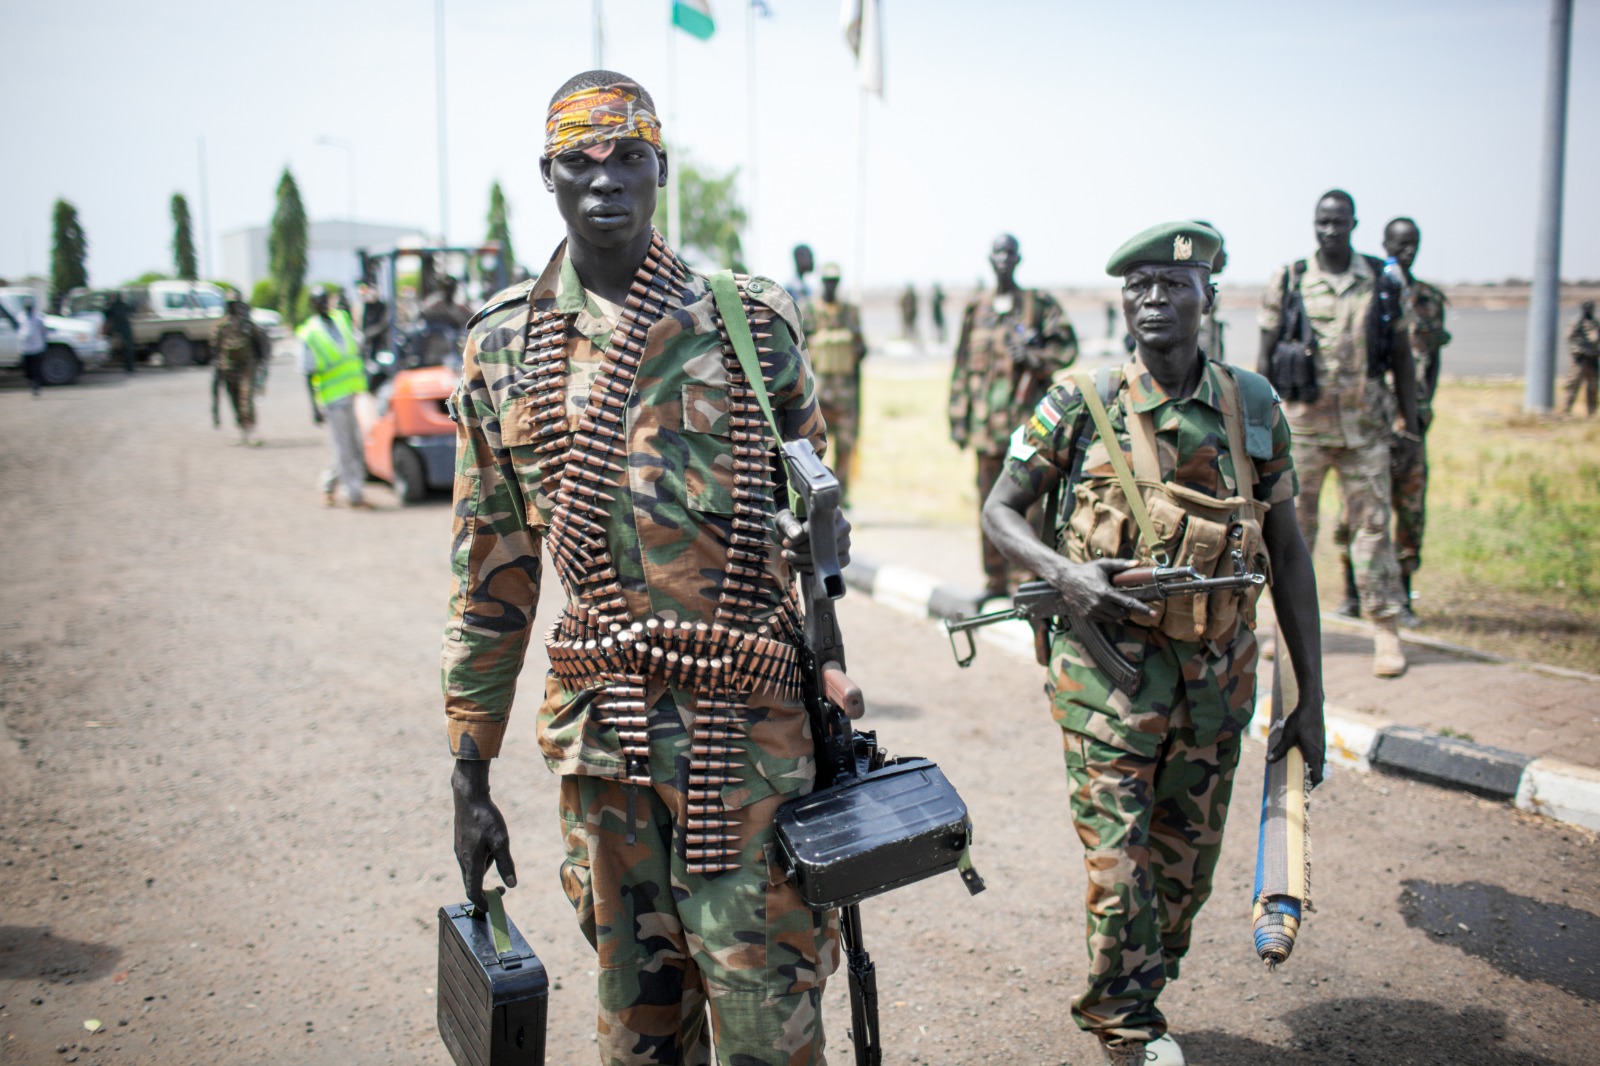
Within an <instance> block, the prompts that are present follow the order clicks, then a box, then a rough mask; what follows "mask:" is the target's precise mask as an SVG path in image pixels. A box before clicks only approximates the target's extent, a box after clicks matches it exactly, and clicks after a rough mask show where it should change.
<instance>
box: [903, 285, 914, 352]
mask: <svg viewBox="0 0 1600 1066" xmlns="http://www.w3.org/2000/svg"><path fill="white" fill-rule="evenodd" d="M900 335H901V336H902V337H904V338H905V339H906V340H908V341H915V340H916V339H917V287H916V286H915V285H913V284H911V283H910V282H909V281H908V282H906V289H905V291H904V292H902V293H901V294H900Z"/></svg>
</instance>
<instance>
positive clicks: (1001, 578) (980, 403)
mask: <svg viewBox="0 0 1600 1066" xmlns="http://www.w3.org/2000/svg"><path fill="white" fill-rule="evenodd" d="M1020 262H1022V252H1021V249H1020V247H1019V246H1018V244H1017V239H1016V238H1015V237H1013V236H1011V235H1010V234H1009V233H1003V234H1001V235H1000V236H999V237H996V238H995V242H994V245H993V247H992V248H991V250H990V252H989V265H990V266H991V267H992V268H993V269H994V280H995V287H994V291H993V292H985V293H979V294H978V298H977V299H976V300H974V301H973V302H972V303H971V304H969V305H968V306H967V309H966V310H965V311H964V312H962V315H961V334H960V336H959V337H957V338H956V351H955V366H954V368H953V369H952V371H951V374H950V439H951V440H953V441H955V443H956V446H957V447H959V448H966V447H970V448H971V449H972V450H973V452H974V453H975V454H976V455H977V457H978V508H979V511H980V512H981V511H982V509H983V501H984V500H986V499H988V497H989V490H990V489H992V488H994V483H995V480H996V479H997V478H998V477H999V476H1000V468H1001V466H1002V464H1003V463H1004V461H1005V455H1006V443H1007V441H1009V440H1010V438H1011V431H1012V430H1014V429H1016V428H1017V427H1018V426H1020V425H1021V424H1022V423H1023V421H1025V420H1026V419H1027V417H1028V415H1029V413H1030V412H1032V410H1033V408H1034V406H1035V405H1036V404H1038V402H1039V400H1040V399H1041V398H1043V396H1044V394H1045V390H1047V389H1049V387H1050V384H1051V379H1052V377H1054V376H1055V375H1057V374H1059V373H1060V372H1061V371H1063V370H1065V369H1066V368H1067V367H1069V366H1071V365H1072V362H1073V360H1075V359H1076V358H1077V357H1078V338H1077V336H1076V335H1075V334H1074V333H1073V332H1072V323H1070V322H1069V321H1067V315H1066V312H1065V311H1063V310H1062V309H1061V305H1060V304H1058V303H1056V300H1055V297H1053V296H1051V295H1050V294H1049V293H1047V292H1045V291H1043V290H1042V289H1026V290H1023V289H1019V288H1018V287H1017V278H1016V274H1017V264H1018V263H1020ZM979 526H980V529H979V532H980V536H981V538H982V549H983V574H984V596H985V597H994V596H1005V595H1007V594H1008V593H1009V592H1010V589H1011V587H1014V585H1015V582H1012V583H1011V584H1010V585H1008V583H1007V573H1006V560H1005V557H1004V556H1002V555H1001V554H1000V550H999V549H998V548H996V547H995V546H994V544H993V543H991V542H990V540H989V535H988V533H987V532H985V531H983V529H982V523H981V522H980V523H979ZM1019 576H1020V575H1019Z"/></svg>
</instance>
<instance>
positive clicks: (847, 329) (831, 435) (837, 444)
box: [804, 263, 867, 503]
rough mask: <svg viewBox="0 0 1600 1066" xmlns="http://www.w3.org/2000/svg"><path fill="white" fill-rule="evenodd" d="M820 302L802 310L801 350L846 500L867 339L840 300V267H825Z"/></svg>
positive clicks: (857, 313) (857, 317)
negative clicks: (813, 377) (813, 376)
mask: <svg viewBox="0 0 1600 1066" xmlns="http://www.w3.org/2000/svg"><path fill="white" fill-rule="evenodd" d="M818 276H819V277H820V278H821V279H822V297H821V299H818V300H815V301H810V302H808V304H807V306H806V308H805V316H804V317H805V318H806V319H807V321H806V323H805V331H806V349H807V350H808V351H809V352H810V353H811V369H812V370H813V371H814V372H815V373H816V375H817V402H818V403H819V404H821V405H822V418H823V421H825V422H827V424H828V440H829V443H830V444H831V445H832V447H831V449H830V451H829V455H830V458H831V463H830V465H831V466H832V467H833V471H834V474H835V475H836V476H837V477H838V478H839V494H840V498H841V499H842V500H843V501H844V502H845V503H848V502H849V499H850V474H851V470H850V465H851V462H852V460H853V459H854V458H855V454H856V438H857V436H858V435H859V433H860V430H861V360H863V359H865V358H866V357H867V339H866V337H865V336H863V334H862V332H861V309H860V308H858V307H857V306H856V305H855V304H852V303H846V302H844V301H843V300H841V299H839V265H838V264H837V263H824V264H823V265H822V273H821V274H819V275H818Z"/></svg>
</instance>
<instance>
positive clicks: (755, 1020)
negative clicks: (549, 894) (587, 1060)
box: [561, 698, 839, 1066]
mask: <svg viewBox="0 0 1600 1066" xmlns="http://www.w3.org/2000/svg"><path fill="white" fill-rule="evenodd" d="M678 722H679V718H678V715H677V712H676V710H675V709H674V708H673V705H672V701H671V699H670V698H669V699H666V700H664V701H663V702H662V703H658V704H657V705H656V707H655V708H654V709H653V710H652V711H651V716H650V733H651V745H650V746H651V753H652V759H651V763H652V766H651V769H652V777H654V778H655V781H656V783H655V784H654V785H652V786H633V785H628V784H626V783H624V782H622V781H620V780H617V779H615V778H601V777H590V776H582V775H566V776H563V777H562V779H561V822H562V830H563V832H564V834H565V838H566V859H565V861H564V862H563V863H562V866H561V884H562V888H563V889H564V890H565V892H566V894H567V898H568V899H569V900H570V901H571V903H572V906H573V909H574V910H575V911H576V912H577V916H578V924H579V926H581V927H582V929H583V934H584V936H585V937H587V938H588V940H589V943H590V944H592V945H593V946H594V949H595V952H596V953H597V955H598V960H599V1001H600V1014H599V1021H598V1023H597V1027H596V1031H597V1039H598V1044H599V1050H600V1061H601V1063H603V1064H604V1066H632V1064H635V1063H637V1064H650V1066H667V1064H672V1066H706V1064H708V1063H710V1062H711V1050H710V1041H711V1040H714V1041H715V1042H716V1047H717V1054H718V1057H719V1058H720V1060H721V1061H722V1062H723V1063H724V1064H734V1063H740V1064H745V1066H809V1064H817V1066H821V1064H824V1063H826V1061H827V1060H826V1056H825V1055H824V1053H823V1048H824V1044H825V1041H824V1038H823V1030H822V1016H821V1007H822V990H823V986H824V984H825V983H826V980H827V977H828V975H829V974H830V973H831V972H832V971H833V969H834V968H835V967H836V966H837V963H838V955H839V932H838V918H837V915H836V914H835V913H833V912H830V913H828V914H826V915H822V914H818V913H817V912H815V911H813V910H811V909H810V908H809V907H807V906H806V905H805V904H804V903H803V902H801V900H800V896H799V893H798V892H797V891H796V890H795V887H794V885H793V884H792V883H791V882H789V881H787V880H786V879H785V878H784V876H783V874H782V873H781V872H779V871H778V869H777V867H776V865H775V863H774V861H773V860H772V857H771V851H772V847H773V844H772V818H773V815H774V814H775V813H776V812H777V809H778V807H779V806H780V805H781V804H782V803H783V802H784V801H785V800H786V799H788V798H790V797H788V796H784V795H770V796H766V797H764V798H762V799H759V800H756V801H755V802H753V803H751V804H749V805H748V806H745V807H742V808H739V809H738V810H733V811H729V812H728V818H729V820H730V822H731V823H732V825H733V827H734V829H735V831H736V832H738V834H739V838H740V840H741V841H742V842H743V849H742V852H741V859H742V863H741V865H740V866H739V867H738V868H736V869H732V870H728V871H725V872H722V873H717V874H710V875H700V874H690V873H688V872H687V869H686V864H685V861H684V846H685V845H684V842H685V838H684V833H683V824H684V821H685V816H686V814H687V811H686V803H685V799H684V795H685V794H684V789H683V788H682V787H680V785H681V783H682V782H686V780H687V760H683V761H682V765H681V768H680V767H675V766H674V765H673V762H672V760H670V759H668V760H666V762H665V765H664V766H661V765H657V763H658V760H657V758H656V753H657V751H658V750H661V751H663V752H665V751H669V750H672V749H673V738H669V737H663V734H664V733H671V731H672V729H673V726H674V724H675V723H678ZM678 728H680V729H681V728H682V727H681V725H679V727H678ZM676 740H677V741H678V742H679V745H678V746H680V747H681V741H682V737H681V736H679V737H677V738H676ZM663 777H665V779H666V780H663ZM675 782H678V783H675ZM630 792H635V793H636V795H635V796H634V801H633V802H634V804H635V808H634V809H635V816H634V831H635V839H634V842H633V843H631V844H630V843H629V842H628V839H627V820H628V811H629V796H628V794H629V793H630ZM708 1008H709V1014H710V1032H709V1033H708V1032H707V1026H706V1015H707V1013H708Z"/></svg>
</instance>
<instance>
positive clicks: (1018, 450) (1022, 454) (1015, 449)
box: [1006, 415, 1039, 463]
mask: <svg viewBox="0 0 1600 1066" xmlns="http://www.w3.org/2000/svg"><path fill="white" fill-rule="evenodd" d="M1034 417H1035V418H1037V417H1038V416H1037V415H1035V416H1034ZM1038 453H1039V449H1038V448H1035V447H1034V446H1033V445H1031V444H1029V443H1028V427H1027V426H1018V427H1017V428H1016V429H1014V430H1012V431H1011V447H1010V448H1008V449H1006V456H1007V458H1010V459H1015V460H1017V462H1019V463H1025V462H1027V461H1028V460H1029V459H1032V458H1033V457H1034V456H1035V455H1037V454H1038Z"/></svg>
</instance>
